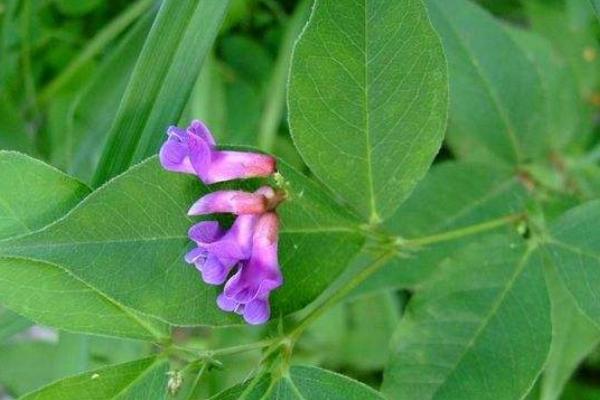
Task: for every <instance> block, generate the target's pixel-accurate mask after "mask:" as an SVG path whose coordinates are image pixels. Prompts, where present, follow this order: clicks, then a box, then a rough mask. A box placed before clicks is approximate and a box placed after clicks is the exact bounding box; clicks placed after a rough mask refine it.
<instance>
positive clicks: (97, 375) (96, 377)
mask: <svg viewBox="0 0 600 400" xmlns="http://www.w3.org/2000/svg"><path fill="white" fill-rule="evenodd" d="M168 368H169V365H168V363H167V361H166V360H163V359H160V358H158V359H157V358H154V357H152V358H146V359H142V360H138V361H133V362H130V363H126V364H119V365H114V366H110V367H105V368H101V369H98V370H95V371H91V372H86V373H84V374H81V375H77V376H73V377H70V378H66V379H63V380H61V381H58V382H55V383H53V384H51V385H48V386H46V387H44V388H42V389H40V390H37V391H35V392H32V393H29V394H28V395H26V396H24V397H23V398H22V400H46V399H47V400H55V399H61V400H81V399H86V400H108V399H115V400H117V399H118V400H126V399H127V400H137V399H152V400H155V399H156V400H159V399H164V398H165V397H166V389H167V380H168V376H167V372H168Z"/></svg>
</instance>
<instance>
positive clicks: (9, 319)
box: [0, 307, 33, 343]
mask: <svg viewBox="0 0 600 400" xmlns="http://www.w3.org/2000/svg"><path fill="white" fill-rule="evenodd" d="M31 325H33V322H31V321H29V320H28V319H26V318H23V317H21V316H20V315H18V314H15V313H14V312H12V311H10V310H7V309H5V308H3V307H0V343H2V342H4V340H5V339H7V338H9V337H11V336H12V335H14V334H15V333H19V332H21V331H23V330H25V329H27V328H29V327H30V326H31Z"/></svg>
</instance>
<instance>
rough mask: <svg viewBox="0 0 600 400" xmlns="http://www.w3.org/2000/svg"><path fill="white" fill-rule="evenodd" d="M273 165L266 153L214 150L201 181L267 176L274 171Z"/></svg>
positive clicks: (272, 159) (211, 181)
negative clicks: (204, 176) (208, 166)
mask: <svg viewBox="0 0 600 400" xmlns="http://www.w3.org/2000/svg"><path fill="white" fill-rule="evenodd" d="M192 164H193V159H192ZM275 166H276V165H275V159H274V158H273V157H271V156H268V155H266V154H259V153H251V152H240V151H215V152H213V154H212V159H211V165H210V168H209V169H208V170H207V171H206V179H204V178H203V181H204V183H207V184H210V183H217V182H224V181H230V180H234V179H245V178H254V177H268V176H270V175H271V174H273V173H274V172H275Z"/></svg>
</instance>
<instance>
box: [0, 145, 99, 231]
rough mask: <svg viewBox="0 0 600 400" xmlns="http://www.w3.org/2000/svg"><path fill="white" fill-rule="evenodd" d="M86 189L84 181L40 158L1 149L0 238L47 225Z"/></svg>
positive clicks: (76, 201) (81, 196)
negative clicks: (64, 172) (39, 159)
mask: <svg viewBox="0 0 600 400" xmlns="http://www.w3.org/2000/svg"><path fill="white" fill-rule="evenodd" d="M89 192H90V190H89V189H88V188H87V187H86V186H85V185H84V184H82V183H80V182H79V181H77V180H75V179H73V178H71V177H69V176H67V175H65V174H63V173H62V172H60V171H59V170H57V169H55V168H53V167H51V166H49V165H47V164H44V163H43V162H41V161H38V160H36V159H33V158H30V157H28V156H26V155H24V154H20V153H14V152H8V151H0V239H5V238H8V237H11V236H16V235H20V234H25V233H30V232H33V231H35V230H37V229H40V228H42V227H44V226H45V225H48V224H49V223H50V222H53V221H54V220H56V219H57V218H59V217H61V216H63V215H64V214H66V213H67V211H69V210H70V209H71V208H73V207H74V206H75V205H76V204H77V203H79V202H80V201H81V200H82V199H83V198H84V197H85V196H87V195H88V193H89Z"/></svg>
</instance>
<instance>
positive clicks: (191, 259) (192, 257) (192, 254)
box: [184, 247, 206, 264]
mask: <svg viewBox="0 0 600 400" xmlns="http://www.w3.org/2000/svg"><path fill="white" fill-rule="evenodd" d="M200 257H202V258H204V257H206V250H204V249H202V248H200V247H196V248H193V249H192V250H190V251H188V252H187V253H186V255H185V257H184V259H185V262H186V263H188V264H194V263H196V262H197V261H198V259H199V258H200Z"/></svg>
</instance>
